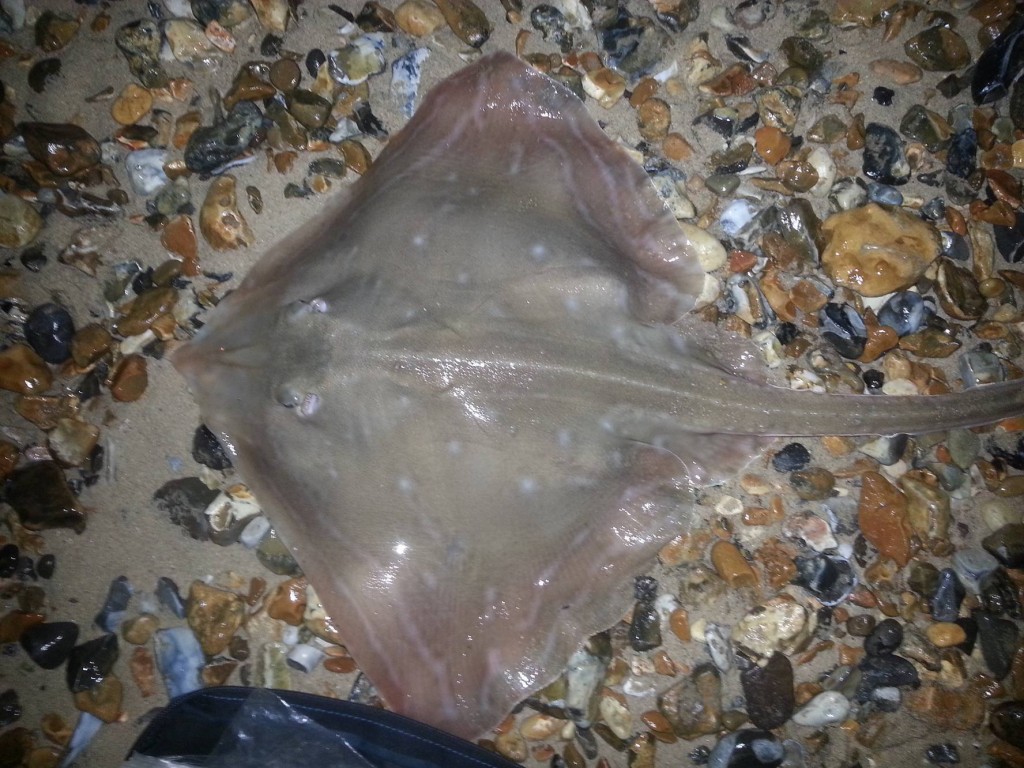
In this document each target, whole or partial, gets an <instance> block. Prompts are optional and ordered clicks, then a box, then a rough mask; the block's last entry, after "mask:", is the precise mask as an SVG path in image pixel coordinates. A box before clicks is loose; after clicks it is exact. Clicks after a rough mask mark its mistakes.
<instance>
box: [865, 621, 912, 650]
mask: <svg viewBox="0 0 1024 768" xmlns="http://www.w3.org/2000/svg"><path fill="white" fill-rule="evenodd" d="M902 642H903V626H902V625H901V624H900V623H899V622H898V621H896V619H885V620H884V621H880V622H879V623H878V624H876V625H875V628H874V629H872V630H871V634H869V635H868V636H867V637H866V638H864V652H865V653H866V654H867V655H868V656H883V655H885V654H887V653H893V652H894V651H895V650H896V649H897V648H899V647H900V643H902Z"/></svg>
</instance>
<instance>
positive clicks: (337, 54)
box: [327, 6, 444, 85]
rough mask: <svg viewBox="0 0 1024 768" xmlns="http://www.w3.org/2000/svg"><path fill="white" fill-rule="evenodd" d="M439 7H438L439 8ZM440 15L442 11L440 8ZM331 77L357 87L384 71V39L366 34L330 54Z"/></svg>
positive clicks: (385, 63)
mask: <svg viewBox="0 0 1024 768" xmlns="http://www.w3.org/2000/svg"><path fill="white" fill-rule="evenodd" d="M439 7H440V6H439ZM441 10H442V13H444V9H443V8H442V9H441ZM327 65H328V67H330V70H329V71H330V73H331V77H332V78H333V79H334V81H335V82H336V83H338V84H339V85H359V84H360V83H363V82H365V81H366V80H367V78H370V77H372V76H373V75H378V74H380V73H381V72H383V71H384V69H385V67H386V66H387V61H386V60H385V58H384V37H383V35H380V34H368V35H363V36H361V37H357V38H356V39H354V40H352V41H351V42H350V43H349V44H348V45H346V46H344V47H342V48H338V49H336V50H333V51H331V52H330V54H329V55H328V57H327Z"/></svg>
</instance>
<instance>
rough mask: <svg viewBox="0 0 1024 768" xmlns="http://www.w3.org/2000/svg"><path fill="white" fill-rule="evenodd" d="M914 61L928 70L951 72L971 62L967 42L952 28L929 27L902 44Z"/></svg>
mask: <svg viewBox="0 0 1024 768" xmlns="http://www.w3.org/2000/svg"><path fill="white" fill-rule="evenodd" d="M903 50H904V51H905V52H906V54H907V56H909V57H910V58H911V59H912V60H913V61H914V63H916V64H917V65H918V66H919V67H921V69H925V70H927V71H929V72H953V71H955V70H958V69H963V68H964V67H966V66H967V65H968V64H970V63H971V52H970V50H969V49H968V48H967V43H966V42H965V41H964V39H963V38H962V37H960V35H959V34H957V33H956V32H954V31H953V30H952V29H947V28H946V27H942V26H935V27H931V28H930V29H926V30H925V31H924V32H921V33H919V34H917V35H914V37H912V38H910V39H909V40H907V42H906V43H905V44H904V45H903Z"/></svg>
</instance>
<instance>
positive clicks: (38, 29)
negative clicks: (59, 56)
mask: <svg viewBox="0 0 1024 768" xmlns="http://www.w3.org/2000/svg"><path fill="white" fill-rule="evenodd" d="M7 5H8V4H7V3H5V6H7ZM4 10H5V12H6V7H5V9H4ZM22 18H24V17H22ZM81 24H82V22H81V21H80V20H79V19H76V18H74V17H71V16H66V15H64V14H62V13H55V12H54V11H49V10H47V11H43V12H42V13H41V14H40V15H39V18H38V19H36V24H35V36H36V45H37V46H39V48H40V49H42V51H43V53H53V52H54V51H59V50H60V49H61V48H63V47H64V46H66V45H67V44H68V43H70V42H71V40H72V38H73V37H74V36H75V35H76V34H77V33H78V29H79V27H80V26H81Z"/></svg>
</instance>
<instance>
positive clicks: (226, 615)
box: [185, 581, 245, 656]
mask: <svg viewBox="0 0 1024 768" xmlns="http://www.w3.org/2000/svg"><path fill="white" fill-rule="evenodd" d="M185 618H186V619H187V620H188V625H189V627H191V629H192V631H193V632H194V633H195V637H196V639H197V640H198V641H199V645H200V647H201V648H202V650H203V653H205V654H206V655H207V656H216V655H217V654H220V653H223V652H224V651H225V650H226V649H227V647H228V643H229V642H230V641H231V637H232V636H233V635H234V634H235V632H237V631H238V628H239V627H241V626H242V621H243V620H244V619H245V603H243V602H242V599H241V598H240V597H239V596H238V595H236V594H235V593H234V592H228V591H227V590H224V589H217V588H216V587H211V586H209V585H207V584H204V583H203V582H201V581H193V582H192V586H191V587H189V593H188V602H187V603H186V608H185Z"/></svg>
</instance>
